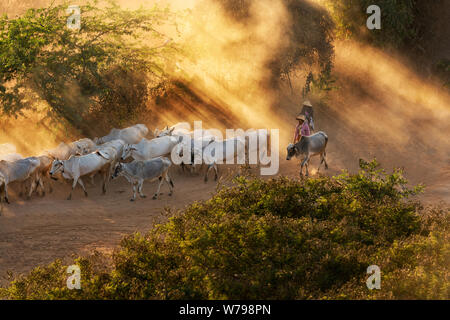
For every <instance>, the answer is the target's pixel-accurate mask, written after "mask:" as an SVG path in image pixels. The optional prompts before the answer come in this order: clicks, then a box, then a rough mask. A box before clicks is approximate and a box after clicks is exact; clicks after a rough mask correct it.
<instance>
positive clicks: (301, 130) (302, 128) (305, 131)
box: [294, 121, 311, 142]
mask: <svg viewBox="0 0 450 320" xmlns="http://www.w3.org/2000/svg"><path fill="white" fill-rule="evenodd" d="M300 134H301V135H302V136H310V135H311V130H309V125H308V121H303V124H302V125H300V123H298V124H297V126H296V127H295V132H294V142H297V139H298V137H299V135H300Z"/></svg>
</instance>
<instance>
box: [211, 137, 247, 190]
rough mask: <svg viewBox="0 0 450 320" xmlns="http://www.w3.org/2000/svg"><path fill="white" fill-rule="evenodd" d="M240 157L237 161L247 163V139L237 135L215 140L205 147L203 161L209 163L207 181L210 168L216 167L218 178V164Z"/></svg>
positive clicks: (216, 176)
mask: <svg viewBox="0 0 450 320" xmlns="http://www.w3.org/2000/svg"><path fill="white" fill-rule="evenodd" d="M236 159H238V162H237V163H240V164H244V163H245V140H244V139H243V138H242V137H235V138H232V139H227V140H223V141H213V142H211V143H210V144H208V145H207V146H206V147H205V148H204V149H203V161H204V162H205V163H206V164H207V165H208V168H207V170H206V173H205V182H208V173H209V170H211V169H212V168H214V172H215V177H214V179H215V180H217V178H218V169H217V164H220V163H230V162H234V160H236Z"/></svg>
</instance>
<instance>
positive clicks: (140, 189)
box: [138, 180, 147, 198]
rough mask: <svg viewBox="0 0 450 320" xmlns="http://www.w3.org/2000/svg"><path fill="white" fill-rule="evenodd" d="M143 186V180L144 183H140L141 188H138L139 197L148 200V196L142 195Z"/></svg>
mask: <svg viewBox="0 0 450 320" xmlns="http://www.w3.org/2000/svg"><path fill="white" fill-rule="evenodd" d="M143 186H144V180H142V181H140V182H139V188H138V191H139V196H140V197H141V198H147V196H146V195H145V194H143V193H142V187H143Z"/></svg>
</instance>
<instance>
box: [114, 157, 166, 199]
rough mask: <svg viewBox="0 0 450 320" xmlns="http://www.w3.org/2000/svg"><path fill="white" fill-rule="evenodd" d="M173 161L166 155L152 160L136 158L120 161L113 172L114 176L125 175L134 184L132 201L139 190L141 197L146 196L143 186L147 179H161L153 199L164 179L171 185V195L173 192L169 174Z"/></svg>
mask: <svg viewBox="0 0 450 320" xmlns="http://www.w3.org/2000/svg"><path fill="white" fill-rule="evenodd" d="M171 165H172V162H171V161H170V160H169V159H168V158H165V157H159V158H155V159H151V160H144V161H139V160H134V161H133V162H130V163H118V164H117V165H116V168H115V170H114V173H113V176H112V177H113V178H117V177H118V176H123V177H125V178H126V179H127V180H128V182H129V183H131V184H132V185H133V198H131V199H130V201H135V200H136V191H139V195H140V196H141V198H146V196H145V195H144V194H143V193H142V186H143V184H144V181H145V180H149V181H153V180H155V179H157V178H158V179H159V185H158V190H157V191H156V193H155V194H154V195H153V199H156V198H157V197H158V195H159V194H160V192H159V191H160V189H161V184H162V183H163V180H165V181H166V182H167V184H168V185H169V190H170V192H169V196H171V195H172V192H173V182H172V179H171V178H170V176H169V168H170V166H171Z"/></svg>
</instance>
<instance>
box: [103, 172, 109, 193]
mask: <svg viewBox="0 0 450 320" xmlns="http://www.w3.org/2000/svg"><path fill="white" fill-rule="evenodd" d="M108 172H109V168H108V170H105V171H104V172H103V185H102V194H103V195H105V194H106V182H107V181H108Z"/></svg>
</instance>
